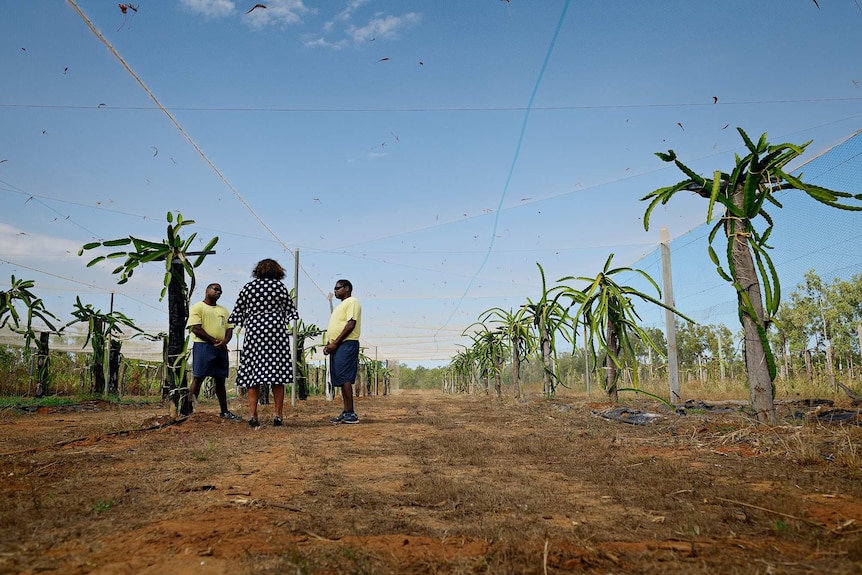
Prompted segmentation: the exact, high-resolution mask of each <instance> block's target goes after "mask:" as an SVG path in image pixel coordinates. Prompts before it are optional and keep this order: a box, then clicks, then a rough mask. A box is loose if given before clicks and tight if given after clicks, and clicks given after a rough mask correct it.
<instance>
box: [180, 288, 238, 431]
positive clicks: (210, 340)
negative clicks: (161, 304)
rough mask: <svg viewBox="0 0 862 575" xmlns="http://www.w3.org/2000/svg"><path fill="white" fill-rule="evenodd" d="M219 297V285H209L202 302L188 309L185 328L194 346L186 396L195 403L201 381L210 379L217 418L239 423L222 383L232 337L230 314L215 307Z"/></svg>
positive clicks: (219, 307)
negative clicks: (213, 391)
mask: <svg viewBox="0 0 862 575" xmlns="http://www.w3.org/2000/svg"><path fill="white" fill-rule="evenodd" d="M220 297H221V285H219V284H217V283H214V284H210V285H208V286H207V291H206V296H205V297H204V300H203V301H199V302H197V303H195V304H193V305H192V306H191V307H190V308H189V321H188V323H187V324H186V325H187V326H188V328H189V329H190V330H191V332H192V341H193V342H194V347H193V349H192V374H193V375H194V379H193V380H192V385H191V388H190V389H189V392H190V393H191V394H192V395H193V396H194V398H195V399H197V397H198V394H199V393H200V391H201V384H202V383H203V380H204V378H206V377H207V376H211V377H212V378H213V383H215V392H216V397H218V403H219V407H220V408H221V415H219V417H221V418H222V419H239V416H237V415H234V414H233V413H231V412H230V411H229V410H228V408H227V390H226V389H225V379H226V378H227V376H228V373H229V371H228V370H229V367H230V363H229V358H228V353H227V344H228V342H229V341H230V338H231V337H232V336H233V325H231V324H230V323H228V316H229V315H230V311H228V309H227V308H225V307H222V306H220V305H218V304H217V303H216V302H218V298H220ZM190 413H191V412H190Z"/></svg>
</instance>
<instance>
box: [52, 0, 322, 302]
mask: <svg viewBox="0 0 862 575" xmlns="http://www.w3.org/2000/svg"><path fill="white" fill-rule="evenodd" d="M66 1H67V2H68V3H69V4H70V5H71V6H72V8H74V9H75V11H76V12H77V13H78V15H79V16H80V17H81V19H82V20H83V21H84V23H85V24H86V25H87V27H88V28H89V29H90V31H91V32H92V33H93V34H95V35H96V37H97V38H98V39H99V41H100V42H102V44H104V45H105V47H106V48H107V49H108V50H109V51H110V52H111V54H113V55H114V57H115V58H117V60H119V61H120V64H122V65H123V68H125V69H126V71H127V72H128V73H129V74H130V75H131V76H132V78H134V79H135V81H136V82H137V83H138V85H140V86H141V88H143V89H144V91H145V92H146V93H147V95H148V96H149V97H150V98H151V99H152V100H153V102H155V103H156V106H158V108H159V110H161V111H162V112H164V114H165V115H166V116H167V117H168V119H169V120H170V121H171V123H172V124H173V125H174V127H175V128H176V129H177V130H178V131H179V132H180V134H182V136H183V137H184V138H185V139H186V141H187V142H188V143H189V144H191V146H192V147H193V148H194V149H195V151H196V152H197V153H198V154H199V155H200V157H201V158H203V160H204V161H205V162H206V163H207V165H209V167H210V168H212V170H213V171H214V172H215V173H216V175H217V176H218V177H219V179H221V181H222V182H224V185H225V186H227V188H228V189H229V190H230V191H231V193H232V194H233V195H234V196H235V197H236V199H237V200H239V202H240V203H241V204H242V205H243V206H245V208H246V209H247V210H248V211H249V213H250V214H251V215H252V216H254V218H255V219H256V220H257V222H258V223H259V224H260V225H261V226H263V228H264V229H265V230H266V231H267V232H269V234H270V235H271V236H272V237H273V238H274V239H275V241H277V242H278V244H279V245H280V246H281V247H282V248H283V249H284V250H285V251H286V252H288V253H289V254H291V255H293V250H291V249H290V248H289V247H288V246H287V244H285V243H284V242H283V241H282V240H281V238H279V237H278V236H277V235H276V233H275V232H274V231H273V230H272V229H271V228H270V227H269V226H268V225H266V223H265V222H264V221H263V220H262V219H261V217H260V216H259V215H257V212H255V211H254V208H252V207H251V205H250V204H249V203H248V202H247V201H246V200H245V198H243V197H242V195H241V194H240V193H239V192H238V191H237V189H236V188H234V187H233V185H232V184H231V183H230V182H229V181H228V179H227V178H226V177H225V176H224V174H222V173H221V170H219V169H218V167H216V165H215V164H214V163H213V162H212V160H210V159H209V157H208V156H207V155H206V154H205V153H204V151H203V150H202V149H201V148H200V147H199V146H198V145H197V143H195V141H194V140H193V139H192V137H191V136H190V135H189V134H188V132H186V131H185V130H184V129H183V127H182V126H181V125H180V123H179V122H178V121H177V119H176V118H174V115H173V114H171V112H170V111H169V110H168V109H167V108H165V107H164V106H163V105H162V103H161V102H160V101H159V99H158V98H157V97H156V95H155V94H153V92H152V91H151V90H150V89H149V88H148V87H147V85H146V84H144V81H143V80H141V78H140V77H139V76H138V75H137V74H135V71H134V70H132V68H131V66H129V65H128V64H127V63H126V61H125V60H124V59H123V57H122V56H121V55H120V53H119V52H117V50H116V49H115V48H114V46H113V45H112V44H111V43H110V42H109V41H108V39H107V38H105V37H104V36H103V35H102V33H101V32H99V30H98V29H97V28H96V26H95V25H94V24H93V23H92V22H91V21H90V19H89V18H87V16H86V14H84V12H83V11H82V10H81V8H80V7H79V6H78V4H77V2H76V1H75V0H66ZM303 271H304V272H305V275H306V277H307V278H308V279H309V281H311V283H312V284H314V286H315V287H316V288H317V289H318V290H319V291H320V293H322V294H325V293H326V292H325V291H324V290H323V289H322V288H321V287H320V286H319V285H317V282H315V281H314V278H313V277H311V274H309V273H308V272H307V271H306V270H305V269H303Z"/></svg>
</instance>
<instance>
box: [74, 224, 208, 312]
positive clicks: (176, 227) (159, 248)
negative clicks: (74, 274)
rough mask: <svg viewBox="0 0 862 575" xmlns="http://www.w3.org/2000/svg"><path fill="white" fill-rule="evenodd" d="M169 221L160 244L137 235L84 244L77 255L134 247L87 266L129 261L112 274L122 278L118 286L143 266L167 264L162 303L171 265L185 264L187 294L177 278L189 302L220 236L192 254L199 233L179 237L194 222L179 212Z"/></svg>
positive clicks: (116, 252) (104, 256)
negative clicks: (198, 272) (198, 275)
mask: <svg viewBox="0 0 862 575" xmlns="http://www.w3.org/2000/svg"><path fill="white" fill-rule="evenodd" d="M167 221H168V226H167V234H166V238H165V239H164V240H162V241H161V242H153V241H149V240H143V239H140V238H136V237H134V236H129V237H127V238H119V239H115V240H106V241H100V242H90V243H87V244H84V245H83V246H82V247H81V249H80V250H79V251H78V255H79V256H80V255H83V254H84V252H85V251H89V250H93V249H96V248H100V247H103V248H115V247H126V246H130V245H131V246H132V249H126V250H121V251H114V252H110V253H108V254H106V255H100V256H97V257H95V258H93V259H91V260H90V261H89V262H88V263H87V267H92V266H94V265H96V264H97V263H99V262H101V261H104V260H108V259H117V258H126V259H125V261H124V262H123V263H122V264H121V265H119V266H117V267H116V268H114V270H113V271H112V272H111V273H112V274H119V275H120V279H119V281H118V282H117V283H118V284H124V283H126V282H127V281H129V279H130V278H131V277H132V275H133V274H134V273H135V270H136V269H137V268H138V266H140V265H141V264H145V263H149V262H154V261H163V262H164V263H165V276H164V287H163V288H162V293H161V296H160V298H159V299H160V300H162V299H164V297H165V295H166V294H167V291H168V285H169V284H170V283H171V278H172V277H173V267H172V264H173V262H174V260H177V261H179V262H180V263H181V264H182V267H183V269H184V270H185V273H186V274H188V276H189V280H190V284H189V286H188V290H187V291H186V284H185V279H184V277H180V278H177V279H178V280H180V282H181V284H182V287H183V291H184V292H185V295H186V299H188V298H189V297H190V296H191V294H192V293H193V292H194V291H195V271H194V270H195V268H197V267H199V266H200V265H201V264H202V263H203V261H204V259H205V258H206V256H207V255H208V254H209V253H210V252H211V251H212V249H213V248H214V247H215V245H216V243H218V237H214V238H212V239H211V240H210V241H209V242H207V244H206V246H205V247H204V248H203V250H202V251H200V252H192V251H191V247H192V243H193V242H194V240H195V237H196V236H197V233H193V234H191V235H190V236H189V237H188V238H186V239H183V238H182V236H181V235H180V232H181V231H182V228H183V227H185V226H189V225H192V224H194V223H195V221H194V220H184V219H183V215H182V214H180V213H178V214H177V216H176V223H174V215H173V214H172V213H171V212H168V214H167ZM192 255H197V257H196V258H195V259H194V261H192V260H191V259H189V256H192Z"/></svg>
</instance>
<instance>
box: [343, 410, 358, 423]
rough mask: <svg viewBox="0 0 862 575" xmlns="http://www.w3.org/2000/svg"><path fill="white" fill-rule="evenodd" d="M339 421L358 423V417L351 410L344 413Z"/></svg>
mask: <svg viewBox="0 0 862 575" xmlns="http://www.w3.org/2000/svg"><path fill="white" fill-rule="evenodd" d="M341 423H359V417H358V416H357V415H356V414H355V413H353V412H352V411H351V412H350V413H345V414H344V419H342V420H341Z"/></svg>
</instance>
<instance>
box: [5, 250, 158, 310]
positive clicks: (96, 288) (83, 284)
mask: <svg viewBox="0 0 862 575" xmlns="http://www.w3.org/2000/svg"><path fill="white" fill-rule="evenodd" d="M0 262H3V263H4V264H8V265H10V266H15V267H18V268H23V269H25V270H30V271H31V272H36V273H40V274H43V275H46V276H49V277H52V278H57V279H60V280H63V281H67V282H72V283H76V284H81V285H82V286H86V287H88V288H93V289H95V290H98V291H100V292H103V293H112V294H117V295H121V296H123V297H125V298H127V299H130V300H132V301H133V302H137V303H139V304H141V305H142V306H145V307H148V308H150V309H154V310H156V311H158V312H164V310H163V309H161V308H157V307H155V306H154V305H151V304H148V303H147V302H145V301H141V300H139V299H136V298H133V297H131V296H129V295H127V294H124V293H120V292H115V291H112V290H106V289H105V288H100V287H99V286H97V285H94V284H89V283H87V282H83V281H81V280H76V279H74V278H68V277H66V276H61V275H59V274H55V273H51V272H46V271H45V270H40V269H36V268H33V267H30V266H25V265H24V264H19V263H17V262H13V261H11V260H7V259H5V258H0Z"/></svg>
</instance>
